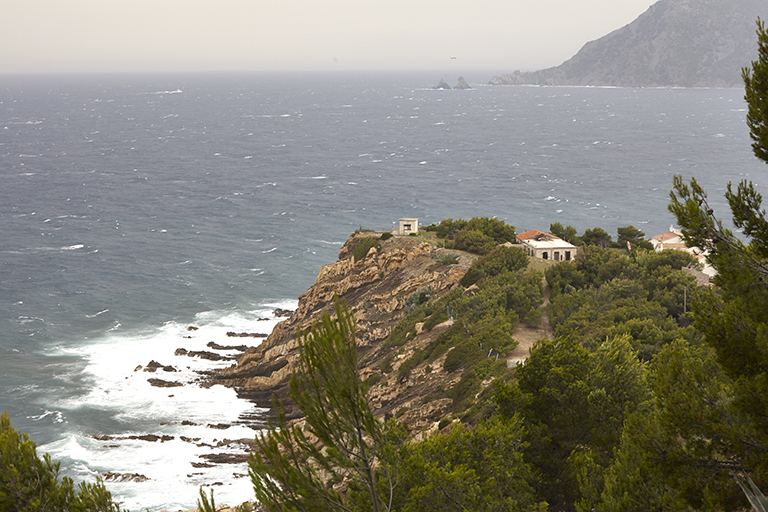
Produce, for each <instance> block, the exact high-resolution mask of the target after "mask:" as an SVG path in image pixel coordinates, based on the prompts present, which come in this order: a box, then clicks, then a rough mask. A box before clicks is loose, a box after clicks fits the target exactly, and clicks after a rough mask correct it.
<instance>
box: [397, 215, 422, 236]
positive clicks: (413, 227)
mask: <svg viewBox="0 0 768 512" xmlns="http://www.w3.org/2000/svg"><path fill="white" fill-rule="evenodd" d="M418 232H419V219H406V218H402V219H400V225H399V226H398V227H396V228H395V234H396V235H410V234H411V233H414V234H416V233H418Z"/></svg>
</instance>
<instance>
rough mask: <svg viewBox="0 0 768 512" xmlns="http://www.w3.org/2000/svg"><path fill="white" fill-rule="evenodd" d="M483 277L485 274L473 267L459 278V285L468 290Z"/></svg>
mask: <svg viewBox="0 0 768 512" xmlns="http://www.w3.org/2000/svg"><path fill="white" fill-rule="evenodd" d="M483 277H485V272H483V271H482V270H480V269H479V268H477V267H474V266H473V267H469V270H467V273H466V274H464V277H462V278H461V281H459V284H460V285H461V286H463V287H464V288H469V287H470V286H472V285H473V284H475V283H476V282H478V281H479V280H480V279H482V278H483Z"/></svg>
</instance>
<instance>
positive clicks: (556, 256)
mask: <svg viewBox="0 0 768 512" xmlns="http://www.w3.org/2000/svg"><path fill="white" fill-rule="evenodd" d="M517 241H518V242H520V243H521V244H523V249H524V250H525V252H526V253H527V254H528V255H529V256H532V257H534V258H541V259H543V260H555V261H571V260H572V259H574V258H575V257H576V252H577V251H578V248H577V247H576V246H575V245H573V244H571V243H568V242H566V241H565V240H563V239H562V238H559V237H556V236H555V235H553V234H551V233H545V232H544V231H539V230H538V229H532V230H530V231H526V232H525V233H520V234H519V235H517Z"/></svg>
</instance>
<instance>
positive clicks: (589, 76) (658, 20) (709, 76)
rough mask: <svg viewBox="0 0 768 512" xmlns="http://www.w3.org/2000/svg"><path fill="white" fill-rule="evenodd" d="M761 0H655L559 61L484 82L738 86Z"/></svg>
mask: <svg viewBox="0 0 768 512" xmlns="http://www.w3.org/2000/svg"><path fill="white" fill-rule="evenodd" d="M758 16H760V17H761V18H762V19H763V20H766V19H768V1H766V0H659V1H658V2H656V3H655V4H653V5H652V6H651V7H650V8H649V9H648V10H647V11H646V12H645V13H643V14H641V15H640V16H639V17H638V18H637V19H635V20H634V21H633V22H632V23H630V24H629V25H626V26H624V27H622V28H620V29H618V30H614V31H613V32H611V33H610V34H608V35H606V36H603V37H601V38H600V39H597V40H595V41H590V42H588V43H587V44H585V45H584V46H583V47H582V48H581V50H579V52H578V53H577V54H576V55H574V56H573V57H572V58H570V59H569V60H567V61H565V62H564V63H563V64H561V65H559V66H556V67H553V68H547V69H542V70H539V71H533V72H525V73H521V72H520V71H515V72H514V73H509V74H505V75H501V76H496V77H493V78H492V79H491V81H490V82H489V83H490V84H491V85H522V84H535V85H592V86H598V85H604V86H619V87H741V86H742V81H741V68H742V67H744V66H748V65H749V64H750V63H751V61H752V60H755V59H756V58H757V36H756V35H755V29H756V28H757V26H756V24H755V21H756V19H757V17H758Z"/></svg>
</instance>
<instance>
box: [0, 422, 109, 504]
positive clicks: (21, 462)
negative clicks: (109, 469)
mask: <svg viewBox="0 0 768 512" xmlns="http://www.w3.org/2000/svg"><path fill="white" fill-rule="evenodd" d="M59 467H60V463H59V462H52V461H51V457H50V455H48V454H47V453H46V454H45V455H43V457H42V458H40V457H38V455H37V448H36V445H35V442H34V441H31V440H30V439H29V438H28V436H27V434H24V433H22V432H17V431H16V430H14V429H13V427H11V419H10V416H9V414H8V413H7V412H4V413H3V414H2V415H0V510H4V511H5V510H13V511H20V512H33V511H34V512H62V511H64V512H66V511H72V512H74V511H77V512H118V511H119V510H120V506H119V505H117V504H115V503H113V502H112V495H111V494H110V492H109V491H107V489H106V488H105V487H104V482H102V480H101V479H98V480H97V481H96V483H95V484H89V483H81V484H80V485H78V487H77V490H76V489H75V485H74V482H73V481H72V479H71V478H69V477H66V476H65V477H62V478H59Z"/></svg>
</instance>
